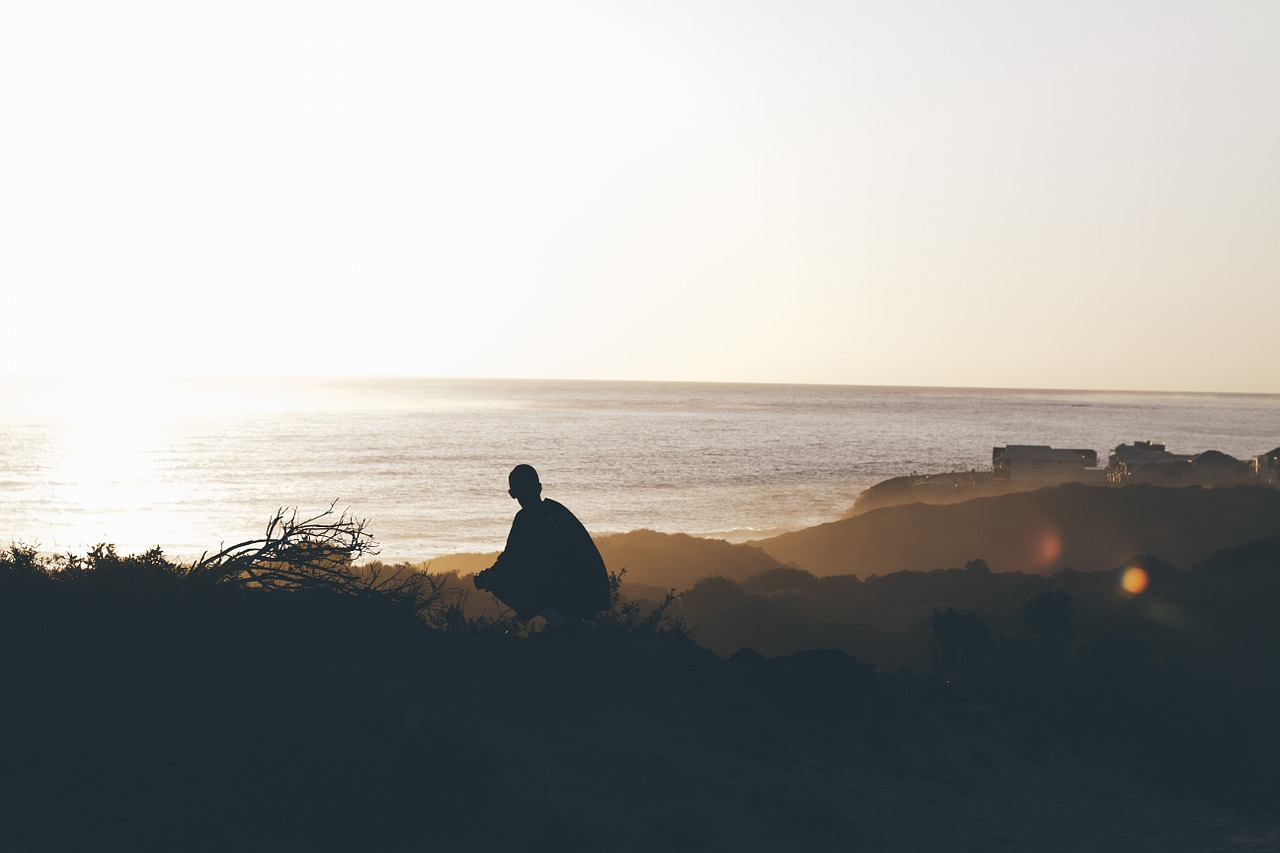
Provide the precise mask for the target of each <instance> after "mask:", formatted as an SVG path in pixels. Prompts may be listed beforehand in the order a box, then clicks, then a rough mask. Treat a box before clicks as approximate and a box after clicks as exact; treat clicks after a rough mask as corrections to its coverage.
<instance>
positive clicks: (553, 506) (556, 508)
mask: <svg viewBox="0 0 1280 853" xmlns="http://www.w3.org/2000/svg"><path fill="white" fill-rule="evenodd" d="M542 503H543V505H545V506H546V508H547V511H548V512H554V513H559V514H563V515H567V516H569V517H570V518H576V517H577V516H575V515H574V514H573V512H572V511H571V510H570V509H569V508H568V507H567V506H565V505H564V504H562V503H560V501H556V500H552V499H551V498H543V499H542Z"/></svg>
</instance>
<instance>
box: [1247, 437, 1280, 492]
mask: <svg viewBox="0 0 1280 853" xmlns="http://www.w3.org/2000/svg"><path fill="white" fill-rule="evenodd" d="M1252 468H1253V476H1254V478H1255V479H1256V480H1257V481H1258V482H1259V483H1261V484H1262V485H1264V486H1274V487H1277V488H1280V447H1277V448H1276V449H1275V450H1273V451H1271V452H1270V453H1263V454H1260V455H1258V456H1255V457H1253V465H1252Z"/></svg>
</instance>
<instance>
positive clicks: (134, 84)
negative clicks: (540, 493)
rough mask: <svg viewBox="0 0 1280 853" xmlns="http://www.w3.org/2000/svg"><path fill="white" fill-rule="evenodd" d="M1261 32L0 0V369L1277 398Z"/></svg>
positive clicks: (1078, 17) (1274, 63) (770, 12)
mask: <svg viewBox="0 0 1280 853" xmlns="http://www.w3.org/2000/svg"><path fill="white" fill-rule="evenodd" d="M1278 29H1280V6H1277V5H1275V4H1243V3H1214V4H1188V3H1175V4H1158V5H1157V4H1149V3H1130V4H1121V5H1118V6H1117V5H1115V4H1101V3H1075V4H1054V3H1046V4H1021V5H1015V6H1012V7H1011V6H1009V5H1008V4H997V3H990V2H977V3H966V4H948V3H938V2H912V3H902V4H825V3H811V2H802V3H799V4H777V3H761V2H745V3H729V2H719V0H713V2H706V3H698V4H695V7H688V6H687V5H685V4H671V3H664V2H659V3H650V4H621V5H617V4H597V3H582V2H574V1H573V0H553V2H550V3H540V4H525V3H515V2H509V1H508V0H500V2H496V3H487V4H482V5H480V6H471V5H467V4H463V5H461V6H456V7H455V6H453V5H451V4H438V3H411V2H404V1H403V0H393V1H392V2H387V3H378V4H372V5H364V6H358V5H355V4H349V5H343V4H338V5H332V4H329V5H325V6H324V7H323V9H317V8H315V7H314V6H313V5H312V4H306V3H301V2H290V1H289V0H267V2H254V3H246V2H236V1H235V0H231V2H227V3H223V4H219V5H218V6H217V10H216V13H214V12H211V11H209V10H207V9H204V8H203V7H191V6H187V5H184V4H178V5H174V4H170V3H160V2H154V0H150V2H148V0H143V2H137V3H129V4H125V5H123V6H121V5H117V4H90V3H83V4H78V3H74V2H49V3H40V4H29V3H20V4H5V5H4V7H3V8H2V9H0V74H2V75H3V77H4V79H6V80H10V81H15V82H14V84H13V85H10V86H6V87H4V88H3V89H0V114H3V115H4V116H5V118H6V121H7V122H8V124H9V125H10V126H11V127H13V128H19V129H20V130H21V132H16V131H15V132H12V133H6V134H3V136H2V137H0V186H2V187H3V188H4V191H3V192H2V193H0V230H2V231H3V233H4V234H5V235H6V248H5V251H3V252H0V281H3V282H4V285H5V295H4V309H5V312H6V315H7V316H9V317H11V318H13V320H14V321H13V322H11V323H10V324H9V325H8V328H7V330H6V334H5V335H4V336H3V337H2V338H0V364H3V365H4V366H5V369H7V370H11V371H19V372H34V373H62V374H68V373H70V374H82V373H90V374H94V375H99V376H104V377H110V378H114V377H118V376H124V375H130V374H139V373H164V374H171V375H177V376H181V377H186V376H192V375H196V374H236V375H245V374H252V375H279V374H285V375H347V376H351V375H395V376H461V377H479V376H491V377H492V376H496V377H533V378H539V377H541V378H585V379H653V380H706V381H733V382H787V383H828V384H858V385H863V384H865V385H915V386H920V385H924V386H967V387H1002V388H1008V387H1018V388H1027V387H1033V388H1077V389H1078V388H1091V389H1125V390H1177V391H1184V390H1202V391H1242V392H1268V393H1274V392H1280V379H1278V378H1277V376H1278V375H1280V374H1277V373H1276V371H1275V370H1273V369H1270V368H1269V367H1268V365H1274V364H1276V363H1280V337H1278V336H1276V335H1275V334H1274V333H1273V329H1272V327H1271V326H1270V325H1269V322H1270V318H1272V317H1274V316H1275V315H1276V313H1277V311H1280V288H1277V287H1276V286H1275V269H1276V262H1277V256H1276V252H1275V247H1274V242H1275V241H1274V239H1273V235H1274V234H1275V233H1277V232H1280V204H1278V203H1277V199H1280V192H1277V187H1280V160H1277V158H1275V157H1274V152H1275V151H1276V150H1280V111H1277V110H1275V109H1273V108H1272V107H1273V105H1274V103H1275V82H1274V81H1275V80H1276V79H1277V75H1278V74H1280V52H1277V51H1276V50H1275V49H1274V38H1273V36H1274V33H1275V32H1277V30H1278ZM197 33H198V36H197V35H195V34H197ZM1191 306H1194V309H1191ZM1118 329H1123V334H1118V333H1117V330H1118ZM1171 340H1177V341H1179V345H1178V346H1176V347H1171V346H1168V342H1169V341H1171ZM53 341H56V344H55V343H52V342H53ZM952 344H954V345H952ZM943 351H945V357H940V352H943ZM1155 352H1158V353H1160V357H1159V358H1152V357H1151V353H1155Z"/></svg>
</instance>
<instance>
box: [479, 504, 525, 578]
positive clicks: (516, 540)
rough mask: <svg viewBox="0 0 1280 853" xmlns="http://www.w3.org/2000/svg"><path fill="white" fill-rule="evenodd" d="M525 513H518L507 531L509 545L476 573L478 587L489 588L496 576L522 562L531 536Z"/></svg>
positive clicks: (511, 569)
mask: <svg viewBox="0 0 1280 853" xmlns="http://www.w3.org/2000/svg"><path fill="white" fill-rule="evenodd" d="M524 515H525V512H524V511H523V510H521V511H520V512H518V513H516V517H515V519H514V520H512V522H511V530H510V531H509V532H508V533H507V547H505V548H503V549H502V553H501V554H499V555H498V559H496V560H494V561H493V565H492V566H490V567H489V568H487V569H484V570H483V571H480V572H477V573H476V576H475V578H474V582H475V585H476V589H480V590H487V589H489V587H490V586H491V585H492V583H493V579H494V578H497V577H501V576H503V575H505V574H507V573H509V572H511V571H513V570H514V569H515V567H516V566H517V565H518V564H519V563H520V561H521V559H522V555H523V554H524V552H525V551H526V550H527V546H526V543H527V541H528V538H529V534H528V522H527V520H526V519H524V518H523V516H524Z"/></svg>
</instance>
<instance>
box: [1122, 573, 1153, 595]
mask: <svg viewBox="0 0 1280 853" xmlns="http://www.w3.org/2000/svg"><path fill="white" fill-rule="evenodd" d="M1149 583H1151V578H1150V577H1148V576H1147V572H1146V570H1145V569H1140V568H1138V567H1137V566H1134V567H1133V568H1129V569H1125V570H1124V574H1123V575H1121V576H1120V586H1122V587H1124V591H1125V592H1128V593H1131V594H1133V595H1140V594H1141V593H1143V592H1146V589H1147V584H1149Z"/></svg>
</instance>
